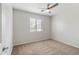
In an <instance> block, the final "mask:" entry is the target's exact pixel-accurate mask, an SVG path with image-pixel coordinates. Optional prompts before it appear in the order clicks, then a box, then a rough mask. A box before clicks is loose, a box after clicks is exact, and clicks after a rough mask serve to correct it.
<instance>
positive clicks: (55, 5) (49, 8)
mask: <svg viewBox="0 0 79 59" xmlns="http://www.w3.org/2000/svg"><path fill="white" fill-rule="evenodd" d="M56 6H58V3H56V4H54V5H52V6H51V7H50V8H49V9H51V8H54V7H56Z"/></svg>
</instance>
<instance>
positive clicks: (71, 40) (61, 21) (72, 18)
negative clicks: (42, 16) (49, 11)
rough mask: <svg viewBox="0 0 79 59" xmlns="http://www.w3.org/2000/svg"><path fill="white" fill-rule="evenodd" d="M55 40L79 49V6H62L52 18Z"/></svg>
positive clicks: (53, 37)
mask: <svg viewBox="0 0 79 59" xmlns="http://www.w3.org/2000/svg"><path fill="white" fill-rule="evenodd" d="M51 34H52V35H51V37H52V39H54V40H57V41H60V42H63V43H66V44H69V45H71V46H74V47H78V48H79V4H73V3H72V4H67V3H66V4H60V5H59V6H58V10H57V11H56V13H55V14H54V15H53V16H52V33H51Z"/></svg>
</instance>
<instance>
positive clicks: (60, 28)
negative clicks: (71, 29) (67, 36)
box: [55, 21, 63, 32]
mask: <svg viewBox="0 0 79 59" xmlns="http://www.w3.org/2000/svg"><path fill="white" fill-rule="evenodd" d="M55 25H56V29H57V31H59V32H62V31H63V22H61V21H56V24H55Z"/></svg>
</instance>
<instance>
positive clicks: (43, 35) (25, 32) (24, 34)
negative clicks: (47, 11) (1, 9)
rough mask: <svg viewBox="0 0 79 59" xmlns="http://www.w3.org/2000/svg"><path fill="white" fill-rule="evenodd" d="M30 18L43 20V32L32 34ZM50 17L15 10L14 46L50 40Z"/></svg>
mask: <svg viewBox="0 0 79 59" xmlns="http://www.w3.org/2000/svg"><path fill="white" fill-rule="evenodd" d="M30 17H35V18H38V19H42V29H43V31H42V32H30V28H29V26H30V23H29V21H30ZM50 22H51V20H50V17H49V16H43V15H38V14H34V13H30V12H27V11H22V10H18V9H14V12H13V27H14V30H13V31H14V36H13V41H14V45H19V44H24V43H29V42H35V41H40V40H45V39H50Z"/></svg>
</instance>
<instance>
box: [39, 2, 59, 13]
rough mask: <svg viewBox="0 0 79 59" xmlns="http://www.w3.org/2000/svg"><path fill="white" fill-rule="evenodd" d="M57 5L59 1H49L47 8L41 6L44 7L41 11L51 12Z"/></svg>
mask: <svg viewBox="0 0 79 59" xmlns="http://www.w3.org/2000/svg"><path fill="white" fill-rule="evenodd" d="M56 6H58V3H55V4H53V5H52V4H50V3H49V4H47V8H40V9H42V10H41V12H45V11H47V12H49V13H51V9H52V8H54V7H56Z"/></svg>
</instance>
